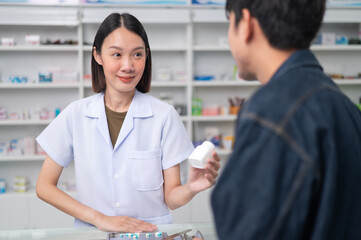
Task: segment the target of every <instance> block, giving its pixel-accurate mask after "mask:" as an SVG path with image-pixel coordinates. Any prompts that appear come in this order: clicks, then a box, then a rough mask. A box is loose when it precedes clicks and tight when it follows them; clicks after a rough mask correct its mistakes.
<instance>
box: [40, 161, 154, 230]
mask: <svg viewBox="0 0 361 240" xmlns="http://www.w3.org/2000/svg"><path fill="white" fill-rule="evenodd" d="M62 171H63V167H62V166H60V165H58V164H57V163H56V162H55V161H54V160H53V159H51V158H50V157H49V156H46V158H45V161H44V163H43V166H42V168H41V171H40V174H39V177H38V181H37V183H36V194H37V195H38V197H39V198H40V199H42V200H44V201H45V202H47V203H49V204H51V205H53V206H54V207H56V208H58V209H59V210H61V211H63V212H65V213H67V214H69V215H71V216H73V217H75V218H78V219H80V220H82V221H84V222H87V223H90V224H93V225H94V226H96V227H97V228H98V229H100V230H103V231H112V232H122V231H123V232H141V231H154V230H156V229H157V227H156V226H155V225H154V224H150V223H147V222H144V221H141V220H138V219H135V218H131V217H127V216H106V215H104V214H102V213H100V212H98V211H96V210H94V209H92V208H90V207H88V206H86V205H84V204H82V203H80V202H78V201H77V200H75V199H74V198H72V197H71V196H69V195H68V194H66V193H65V192H63V191H62V190H60V189H59V188H58V187H57V183H58V180H59V177H60V175H61V172H62Z"/></svg>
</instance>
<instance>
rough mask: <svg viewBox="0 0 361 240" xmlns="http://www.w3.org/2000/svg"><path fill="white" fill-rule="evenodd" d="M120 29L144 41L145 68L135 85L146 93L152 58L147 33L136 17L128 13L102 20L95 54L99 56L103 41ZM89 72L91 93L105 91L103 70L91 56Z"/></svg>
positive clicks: (116, 14)
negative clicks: (90, 72)
mask: <svg viewBox="0 0 361 240" xmlns="http://www.w3.org/2000/svg"><path fill="white" fill-rule="evenodd" d="M120 27H125V28H126V29H127V30H129V31H131V32H134V33H135V34H137V35H138V36H140V37H141V38H142V39H143V41H144V44H145V49H146V56H147V59H146V62H145V68H144V72H143V75H142V78H141V79H140V81H139V83H138V84H137V86H136V89H137V90H138V91H140V92H142V93H147V92H149V90H150V84H151V80H152V56H151V52H150V47H149V42H148V36H147V33H146V32H145V30H144V27H143V25H142V24H141V23H140V22H139V20H138V19H137V18H136V17H134V16H133V15H131V14H128V13H123V14H119V13H112V14H110V15H109V16H108V17H107V18H105V19H104V21H103V22H102V24H101V25H100V27H99V29H98V31H97V33H96V35H95V38H94V43H93V49H94V47H95V49H96V51H97V53H98V54H100V53H101V47H102V45H103V42H104V39H105V38H106V37H107V36H108V35H109V34H110V33H111V32H113V31H114V30H115V29H117V28H120ZM91 71H92V86H93V91H94V92H96V93H99V92H103V91H105V89H106V81H105V75H104V70H103V67H102V66H101V65H99V64H98V63H97V61H95V58H94V55H93V54H92V60H91Z"/></svg>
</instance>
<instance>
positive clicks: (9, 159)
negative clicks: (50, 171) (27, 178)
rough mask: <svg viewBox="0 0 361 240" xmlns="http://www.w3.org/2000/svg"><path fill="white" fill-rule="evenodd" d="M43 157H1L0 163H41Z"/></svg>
mask: <svg viewBox="0 0 361 240" xmlns="http://www.w3.org/2000/svg"><path fill="white" fill-rule="evenodd" d="M44 159H45V156H44V155H14V156H8V155H5V156H1V155H0V162H24V161H43V160H44Z"/></svg>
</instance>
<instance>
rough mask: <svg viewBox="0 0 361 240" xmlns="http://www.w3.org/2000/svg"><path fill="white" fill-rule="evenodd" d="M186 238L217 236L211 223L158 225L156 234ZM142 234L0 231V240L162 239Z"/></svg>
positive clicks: (79, 230)
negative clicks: (182, 235) (183, 236)
mask: <svg viewBox="0 0 361 240" xmlns="http://www.w3.org/2000/svg"><path fill="white" fill-rule="evenodd" d="M190 229H191V230H192V231H189V232H188V233H187V235H188V236H194V235H195V234H196V233H197V231H200V232H201V234H202V235H203V238H204V239H206V240H216V239H218V238H217V235H216V231H215V228H214V225H213V224H212V223H185V224H166V225H158V230H157V231H158V232H157V233H159V234H161V233H167V234H168V236H171V235H173V234H176V233H179V232H185V231H187V230H190ZM145 234H146V233H143V234H142V235H140V236H136V235H134V236H131V237H130V236H127V235H126V234H122V235H120V234H117V235H112V234H109V233H107V232H103V231H100V230H98V229H96V228H54V229H28V230H10V231H0V239H6V240H15V239H16V240H20V239H21V240H24V239H47V240H60V239H61V240H63V239H66V240H78V239H82V240H85V239H86V240H100V239H114V240H115V239H139V240H141V239H143V238H148V239H159V240H161V239H164V237H162V236H160V235H159V236H157V235H156V233H152V236H150V234H149V235H145ZM177 239H179V238H177Z"/></svg>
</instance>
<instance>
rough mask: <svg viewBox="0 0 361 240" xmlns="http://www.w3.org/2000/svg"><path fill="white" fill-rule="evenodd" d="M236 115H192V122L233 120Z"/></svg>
mask: <svg viewBox="0 0 361 240" xmlns="http://www.w3.org/2000/svg"><path fill="white" fill-rule="evenodd" d="M236 119H237V116H236V115H219V116H192V121H194V122H228V121H235V120H236Z"/></svg>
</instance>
